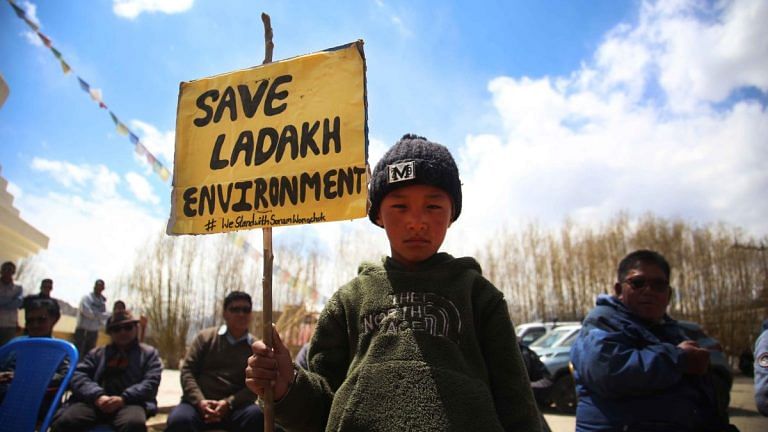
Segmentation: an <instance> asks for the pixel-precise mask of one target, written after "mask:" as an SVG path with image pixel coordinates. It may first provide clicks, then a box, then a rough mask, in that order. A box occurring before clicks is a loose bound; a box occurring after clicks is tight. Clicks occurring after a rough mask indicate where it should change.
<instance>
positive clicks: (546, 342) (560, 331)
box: [531, 328, 571, 348]
mask: <svg viewBox="0 0 768 432" xmlns="http://www.w3.org/2000/svg"><path fill="white" fill-rule="evenodd" d="M569 331H571V329H568V328H555V329H552V330H551V331H550V332H549V333H547V334H545V335H544V336H542V337H540V338H539V339H537V340H536V342H534V343H532V344H531V346H532V347H536V348H549V347H551V346H552V345H554V344H555V342H557V341H559V340H560V339H562V338H563V336H565V335H566V334H567V333H568V332H569Z"/></svg>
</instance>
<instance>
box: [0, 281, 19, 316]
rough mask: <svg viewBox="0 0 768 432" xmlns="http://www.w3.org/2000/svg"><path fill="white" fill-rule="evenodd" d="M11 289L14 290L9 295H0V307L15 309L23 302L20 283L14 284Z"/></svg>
mask: <svg viewBox="0 0 768 432" xmlns="http://www.w3.org/2000/svg"><path fill="white" fill-rule="evenodd" d="M17 288H18V289H17ZM13 289H14V292H13V294H12V295H11V296H10V297H6V298H3V297H0V309H8V310H15V309H19V308H20V307H21V306H22V305H23V304H24V290H23V289H22V288H21V286H20V285H14V286H13Z"/></svg>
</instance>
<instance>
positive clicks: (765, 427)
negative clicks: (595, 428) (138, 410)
mask: <svg viewBox="0 0 768 432" xmlns="http://www.w3.org/2000/svg"><path fill="white" fill-rule="evenodd" d="M180 397H181V384H180V382H179V371H177V370H165V371H163V379H162V381H160V391H159V393H158V395H157V401H158V404H159V406H160V411H161V414H159V415H158V416H156V417H154V418H153V419H151V420H150V422H149V425H150V426H153V427H154V428H153V429H154V430H162V426H163V425H164V424H165V417H166V415H165V414H164V413H167V412H168V411H169V410H170V408H171V407H173V406H175V405H176V404H177V403H179V398H180ZM730 415H731V423H733V424H734V425H736V427H738V428H739V430H740V431H741V432H765V431H768V418H766V417H763V416H761V415H760V414H759V413H758V412H757V409H756V408H755V398H754V387H753V384H752V379H751V378H747V377H745V376H741V375H738V376H736V377H735V378H734V382H733V390H732V391H731V407H730ZM544 417H546V419H547V423H549V426H550V427H551V428H552V432H573V430H574V429H575V426H576V419H575V418H574V417H573V416H569V415H561V414H554V413H551V412H545V413H544Z"/></svg>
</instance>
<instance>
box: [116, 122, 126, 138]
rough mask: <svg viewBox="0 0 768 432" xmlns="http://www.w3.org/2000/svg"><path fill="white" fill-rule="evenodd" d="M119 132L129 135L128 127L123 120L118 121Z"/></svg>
mask: <svg viewBox="0 0 768 432" xmlns="http://www.w3.org/2000/svg"><path fill="white" fill-rule="evenodd" d="M117 133H119V134H120V135H124V136H127V135H128V128H127V127H126V126H125V125H124V124H123V123H122V122H118V123H117Z"/></svg>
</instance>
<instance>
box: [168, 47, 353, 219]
mask: <svg viewBox="0 0 768 432" xmlns="http://www.w3.org/2000/svg"><path fill="white" fill-rule="evenodd" d="M366 108H367V103H366V89H365V56H364V54H363V42H362V41H357V42H354V43H351V44H347V45H343V46H341V47H337V48H333V49H329V50H326V51H321V52H317V53H313V54H308V55H304V56H299V57H295V58H292V59H288V60H283V61H279V62H274V63H269V64H266V65H262V66H257V67H254V68H250V69H245V70H240V71H235V72H230V73H225V74H222V75H216V76H213V77H209V78H204V79H199V80H194V81H189V82H182V83H181V85H180V88H179V104H178V112H177V117H176V149H175V158H174V163H175V167H174V173H173V191H172V195H171V215H170V218H169V221H168V227H167V232H168V234H209V233H219V232H227V231H235V230H242V229H253V228H263V227H273V226H281V225H297V224H308V223H315V222H326V221H335V220H345V219H354V218H358V217H363V216H365V215H366V204H367V200H368V195H367V194H368V188H367V185H368V174H367V168H366V164H367V153H368V151H367V149H368V145H367V144H368V138H367V114H366Z"/></svg>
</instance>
